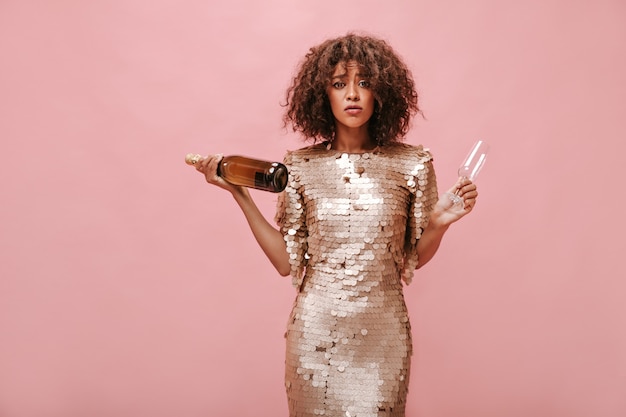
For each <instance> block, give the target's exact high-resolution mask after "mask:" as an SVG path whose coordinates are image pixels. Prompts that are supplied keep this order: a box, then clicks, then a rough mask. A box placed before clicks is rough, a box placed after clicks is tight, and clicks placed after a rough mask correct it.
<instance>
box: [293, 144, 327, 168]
mask: <svg viewBox="0 0 626 417" xmlns="http://www.w3.org/2000/svg"><path fill="white" fill-rule="evenodd" d="M327 154H328V152H327V151H326V148H325V147H324V146H323V145H322V144H319V143H318V144H315V145H310V146H306V147H304V148H300V149H296V150H291V151H287V153H286V154H285V157H284V163H285V164H286V165H297V164H299V163H301V162H308V161H309V160H310V159H312V158H316V157H320V156H324V155H327Z"/></svg>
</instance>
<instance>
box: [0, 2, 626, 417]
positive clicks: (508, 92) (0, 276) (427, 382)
mask: <svg viewBox="0 0 626 417" xmlns="http://www.w3.org/2000/svg"><path fill="white" fill-rule="evenodd" d="M348 30H363V31H367V32H369V33H372V34H375V35H378V36H381V37H384V38H386V39H388V40H389V41H390V42H391V44H392V45H393V46H394V47H395V48H396V49H397V51H398V52H399V53H400V54H401V55H402V56H403V57H404V58H405V60H406V61H407V62H408V64H409V65H410V67H411V68H412V69H413V71H414V74H415V77H416V80H417V84H418V88H419V91H420V92H421V104H422V108H423V109H424V112H425V116H426V119H416V120H415V123H414V129H413V130H412V131H411V133H410V136H409V137H408V142H410V143H415V144H417V143H424V144H425V145H426V146H427V147H429V148H430V149H431V150H432V151H433V152H434V154H435V158H436V168H437V172H438V177H439V184H440V188H441V190H442V191H443V190H444V189H445V188H447V187H448V186H449V185H451V184H452V183H453V181H454V180H455V171H456V166H457V165H458V164H459V162H460V161H461V159H462V158H463V157H464V156H465V154H466V152H467V149H468V148H469V146H471V144H472V143H473V142H474V141H475V140H476V139H484V140H486V141H488V142H490V143H491V145H492V152H491V154H490V157H489V161H488V162H487V165H486V167H485V169H484V171H483V173H482V174H481V177H480V178H479V180H478V184H479V187H480V192H481V196H480V201H479V204H478V206H477V208H476V210H475V211H474V213H473V214H472V215H471V216H469V217H467V218H465V219H464V220H463V221H462V222H461V223H458V224H457V225H455V226H454V227H453V228H452V229H451V230H450V231H449V233H448V235H447V236H446V238H445V241H444V244H443V246H442V248H441V249H440V251H439V253H438V256H437V257H436V258H435V259H434V260H433V261H432V262H431V263H430V264H429V265H427V266H426V267H425V268H423V269H422V270H420V271H419V273H418V275H417V277H416V280H415V282H414V284H412V285H411V286H410V287H407V289H406V290H407V291H406V295H407V300H408V303H409V310H410V314H411V317H412V323H413V335H414V340H415V355H414V357H413V373H412V380H411V387H410V394H409V405H408V409H409V413H408V415H409V416H413V417H416V416H420V417H461V416H462V417H516V416H519V417H522V416H523V417H527V416H533V417H544V416H545V417H561V416H567V417H588V416H593V417H617V416H624V415H626V395H625V393H626V303H625V302H624V298H625V295H626V283H625V281H624V278H625V277H626V273H625V272H626V268H625V267H624V262H623V258H622V259H619V256H620V255H621V254H620V253H618V251H619V250H620V249H623V248H624V243H623V238H624V234H625V233H626V227H625V221H624V214H623V213H624V210H625V206H624V201H625V200H626V198H625V195H624V193H626V191H625V187H624V184H623V173H622V172H621V171H620V168H622V166H623V164H624V162H623V161H624V158H623V157H622V156H621V154H622V153H623V152H624V151H626V144H625V142H626V141H625V139H626V129H625V128H624V114H625V110H626V105H625V103H626V76H625V74H626V47H625V46H624V45H625V43H624V41H625V40H626V3H625V2H623V1H621V0H613V1H611V0H598V1H594V2H591V1H586V0H575V1H568V0H561V1H556V0H547V1H546V0H541V1H540V0H537V1H532V0H531V1H523V2H522V1H515V2H513V1H501V0H475V1H468V2H466V1H462V0H458V1H437V2H435V1H422V0H419V1H409V0H406V1H400V0H395V1H392V0H390V1H385V2H381V1H361V2H358V3H353V2H338V1H335V0H332V1H331V0H323V1H321V0H316V1H304V0H301V1H300V0H298V1H295V0H266V1H262V2H260V1H253V0H247V1H241V0H229V1H200V0H189V1H175V0H110V1H95V0H94V1H72V0H64V1H47V2H46V1H28V0H2V1H0V56H1V58H0V59H1V61H0V62H1V63H0V140H1V142H0V143H1V148H0V150H1V152H0V158H1V160H0V186H1V188H0V192H1V195H2V204H1V206H0V416H2V417H74V416H76V417H84V416H89V417H98V416H107V417H109V416H111V417H120V416H123V417H126V416H129V417H130V416H133V417H143V416H150V417H171V416H181V417H196V416H220V417H228V416H237V417H242V416H286V415H287V407H286V399H285V394H284V389H283V382H282V378H283V350H284V347H283V346H284V340H283V333H284V327H285V324H286V320H287V316H288V313H289V310H290V307H291V303H292V300H293V297H294V294H295V293H294V290H293V289H292V288H291V286H290V283H289V279H287V278H281V277H279V276H278V274H277V273H275V272H274V270H273V269H272V267H271V265H270V264H269V262H268V261H267V260H266V259H265V258H264V256H263V254H262V253H261V251H260V250H259V249H258V248H257V246H256V243H255V242H254V239H253V238H252V236H251V234H250V232H249V231H248V229H247V226H246V225H245V223H244V221H243V216H242V215H241V214H240V213H239V212H238V210H237V208H236V205H235V204H234V202H233V201H232V199H231V198H230V196H229V195H227V194H226V193H223V192H221V191H220V190H218V189H213V188H210V187H209V186H207V185H206V184H205V183H204V182H203V179H202V178H201V177H200V176H199V175H198V174H197V173H195V172H194V171H193V170H192V169H190V168H189V167H187V166H186V165H185V164H184V162H183V159H184V156H185V154H186V153H187V152H200V153H216V152H222V153H225V154H244V155H250V156H256V157H260V158H264V159H273V160H280V159H282V156H283V154H284V152H285V150H287V149H295V148H298V147H300V146H302V143H301V142H300V141H299V140H298V139H297V138H295V137H294V135H293V134H291V133H289V132H285V131H284V130H283V129H282V125H281V119H280V118H281V114H282V108H281V107H280V103H281V101H282V99H283V92H284V90H285V88H286V87H287V85H288V83H289V79H290V76H291V74H292V73H293V71H294V68H295V66H296V64H297V63H298V61H299V59H300V58H301V57H302V56H303V55H304V53H306V51H307V50H308V48H309V47H310V46H312V45H313V44H316V43H318V42H320V41H322V40H324V39H326V38H327V37H329V36H335V35H340V34H344V33H346V32H347V31H348ZM254 195H255V197H256V198H257V201H258V203H259V205H260V206H261V209H262V210H263V212H264V213H266V214H267V216H269V217H271V216H273V212H274V204H275V200H276V196H275V195H273V194H269V193H262V192H254ZM622 256H623V255H622Z"/></svg>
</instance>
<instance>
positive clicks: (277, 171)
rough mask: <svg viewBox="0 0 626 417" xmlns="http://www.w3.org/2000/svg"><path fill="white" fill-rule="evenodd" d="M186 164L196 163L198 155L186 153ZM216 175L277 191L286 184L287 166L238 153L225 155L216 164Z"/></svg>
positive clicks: (236, 182)
mask: <svg viewBox="0 0 626 417" xmlns="http://www.w3.org/2000/svg"><path fill="white" fill-rule="evenodd" d="M185 160H186V161H187V163H188V164H191V165H193V164H196V163H197V162H199V161H200V160H202V157H201V156H200V155H191V154H190V155H187V158H185ZM217 175H219V176H220V177H222V178H224V180H226V181H228V182H229V183H231V184H235V185H241V186H244V187H249V188H255V189H257V190H262V191H269V192H272V193H279V192H281V191H283V190H284V189H285V187H286V186H287V180H288V177H289V174H288V172H287V167H286V166H285V165H283V164H281V163H280V162H270V161H262V160H259V159H253V158H248V157H245V156H239V155H230V156H225V157H223V158H222V160H221V161H220V163H219V165H218V166H217Z"/></svg>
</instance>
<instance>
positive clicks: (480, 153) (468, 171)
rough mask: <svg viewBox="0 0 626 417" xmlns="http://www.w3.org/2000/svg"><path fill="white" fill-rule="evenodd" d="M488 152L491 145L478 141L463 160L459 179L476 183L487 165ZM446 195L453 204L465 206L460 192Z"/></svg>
mask: <svg viewBox="0 0 626 417" xmlns="http://www.w3.org/2000/svg"><path fill="white" fill-rule="evenodd" d="M488 152H489V144H487V143H486V142H485V141H482V140H479V141H477V142H476V143H475V144H474V146H472V149H471V150H470V151H469V153H468V154H467V157H466V158H465V159H464V160H463V163H462V164H461V166H460V167H459V170H458V174H459V177H465V178H468V179H469V180H470V181H474V180H475V179H476V177H477V176H478V173H479V172H480V170H481V168H482V167H483V165H485V161H486V160H487V153H488ZM446 194H447V195H448V197H449V198H450V200H452V204H454V205H456V204H463V199H462V198H461V197H459V191H458V190H457V191H456V192H455V193H454V194H453V193H446Z"/></svg>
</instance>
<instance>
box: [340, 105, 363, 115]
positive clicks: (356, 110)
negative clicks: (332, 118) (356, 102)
mask: <svg viewBox="0 0 626 417" xmlns="http://www.w3.org/2000/svg"><path fill="white" fill-rule="evenodd" d="M343 110H344V111H345V112H346V113H348V114H358V113H360V112H362V111H363V107H360V106H348V107H346V108H345V109H343Z"/></svg>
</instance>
